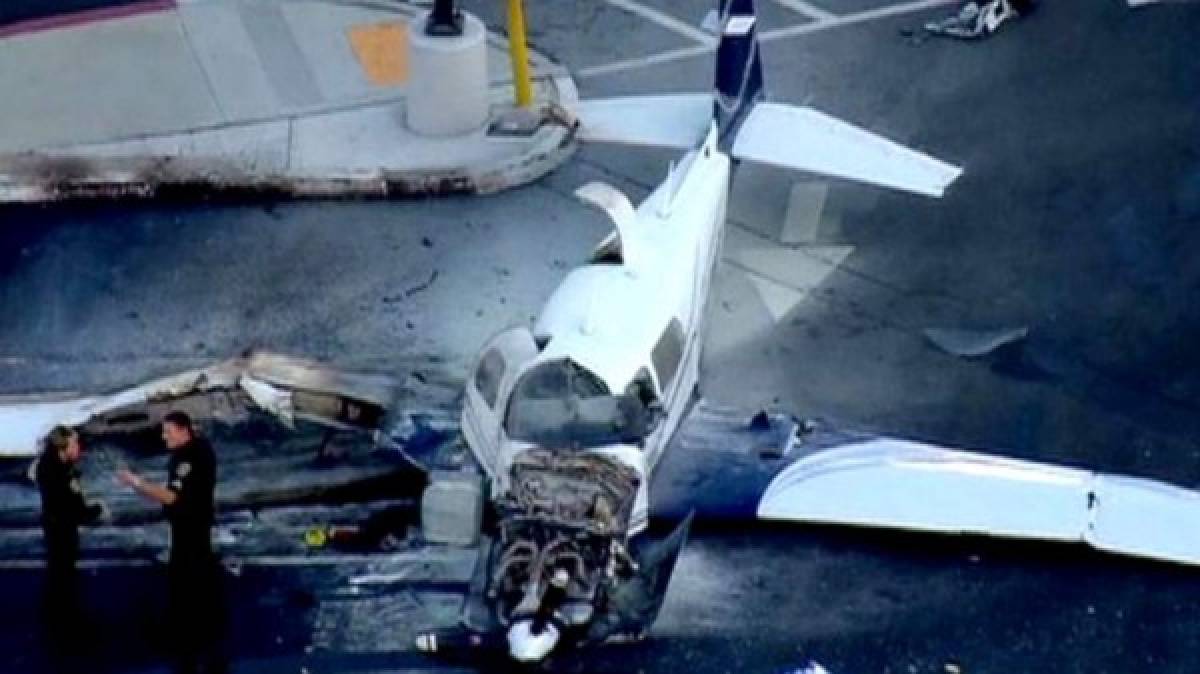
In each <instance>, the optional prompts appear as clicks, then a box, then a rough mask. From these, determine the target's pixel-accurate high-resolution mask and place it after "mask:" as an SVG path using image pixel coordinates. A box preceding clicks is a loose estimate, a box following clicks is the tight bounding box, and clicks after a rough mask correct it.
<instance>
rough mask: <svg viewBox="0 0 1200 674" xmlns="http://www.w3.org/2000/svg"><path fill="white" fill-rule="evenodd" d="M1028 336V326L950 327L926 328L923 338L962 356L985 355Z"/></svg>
mask: <svg viewBox="0 0 1200 674" xmlns="http://www.w3.org/2000/svg"><path fill="white" fill-rule="evenodd" d="M1028 336H1029V328H1028V327H1026V326H1022V327H1019V328H1002V329H997V330H958V329H951V328H926V329H925V338H926V339H928V340H929V341H930V342H931V343H932V344H933V345H934V346H936V347H938V348H939V349H941V350H942V351H945V352H946V353H948V354H950V355H952V356H959V357H962V358H978V357H981V356H986V355H988V354H990V353H992V352H994V351H996V350H997V349H1000V348H1001V347H1004V346H1006V345H1008V344H1013V343H1015V342H1019V341H1021V340H1023V339H1025V338H1026V337H1028Z"/></svg>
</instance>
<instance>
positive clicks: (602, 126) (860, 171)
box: [575, 0, 962, 197]
mask: <svg viewBox="0 0 1200 674" xmlns="http://www.w3.org/2000/svg"><path fill="white" fill-rule="evenodd" d="M716 16H717V25H716V26H715V27H714V28H715V30H716V32H717V33H718V34H719V35H720V42H719V43H718V45H717V64H716V74H715V82H714V91H713V92H712V93H711V94H668V95H660V96H629V97H624V98H610V99H601V100H592V101H581V102H580V103H579V104H578V106H577V107H576V110H575V112H576V116H577V117H578V119H579V122H580V127H581V131H580V138H582V139H583V140H585V141H601V142H611V143H625V144H630V145H645V146H653V147H672V148H679V149H691V148H695V147H697V145H698V144H699V143H702V142H704V141H705V139H706V137H708V135H709V132H710V130H711V129H712V127H713V126H714V125H715V126H716V129H717V138H718V147H719V148H720V149H721V150H722V151H724V152H726V153H728V154H729V155H730V156H732V157H733V158H735V159H739V160H744V161H752V162H759V163H763V164H770V165H772V166H779V167H781V168H788V169H793V170H797V171H806V172H809V173H816V174H820V175H826V176H832V177H835V178H845V179H847V180H855V181H858V182H864V183H870V184H872V185H879V186H882V187H890V188H892V189H898V190H903V191H906V192H915V193H917V194H924V195H927V196H933V197H940V196H942V193H943V192H944V191H945V190H946V188H947V187H948V186H949V185H950V183H952V182H954V180H955V179H957V178H958V176H959V175H960V174H961V173H962V170H961V169H959V168H958V167H957V166H953V165H951V164H947V163H946V162H943V161H940V160H937V159H934V158H933V157H930V156H928V155H926V154H923V153H921V152H917V151H916V150H912V149H909V148H907V147H904V146H903V145H899V144H897V143H894V142H892V141H890V140H887V139H886V138H883V137H882V136H878V135H876V134H874V133H871V132H870V131H866V130H865V129H861V128H859V127H857V126H854V125H853V124H849V123H847V122H843V121H841V120H839V119H836V118H834V117H830V116H829V115H826V114H824V113H821V112H818V111H817V110H814V109H812V108H808V107H802V106H794V105H784V104H780V103H768V102H765V100H764V99H765V94H764V91H763V71H762V60H761V56H760V54H759V51H760V50H759V40H758V32H757V28H758V18H757V15H756V14H755V10H754V0H718V10H717V14H716Z"/></svg>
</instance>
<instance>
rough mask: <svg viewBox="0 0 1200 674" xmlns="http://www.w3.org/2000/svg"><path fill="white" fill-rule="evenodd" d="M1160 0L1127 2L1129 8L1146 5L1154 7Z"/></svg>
mask: <svg viewBox="0 0 1200 674" xmlns="http://www.w3.org/2000/svg"><path fill="white" fill-rule="evenodd" d="M1161 1H1162V0H1129V6H1130V7H1145V6H1146V5H1156V4H1158V3H1159V2H1161Z"/></svg>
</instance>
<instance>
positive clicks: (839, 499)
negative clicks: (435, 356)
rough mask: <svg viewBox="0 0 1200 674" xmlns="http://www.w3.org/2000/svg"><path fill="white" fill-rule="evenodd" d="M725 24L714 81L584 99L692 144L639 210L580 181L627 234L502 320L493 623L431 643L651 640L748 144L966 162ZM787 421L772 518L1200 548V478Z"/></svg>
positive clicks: (946, 176)
mask: <svg viewBox="0 0 1200 674" xmlns="http://www.w3.org/2000/svg"><path fill="white" fill-rule="evenodd" d="M717 26H718V27H719V33H720V41H719V44H718V49H717V55H716V78H715V79H716V82H715V90H714V91H713V92H712V93H705V94H680V95H665V96H645V97H628V98H618V99H608V100H594V101H583V102H582V103H580V105H579V107H578V109H577V110H576V111H575V112H576V115H577V118H578V120H579V124H580V133H581V134H582V138H583V140H585V141H602V142H615V143H625V144H632V145H641V146H655V147H666V148H679V149H683V150H686V151H687V152H686V154H684V156H683V158H682V159H680V160H679V162H678V164H677V165H673V166H672V167H671V169H670V171H669V174H668V176H667V178H666V180H665V181H664V182H663V183H662V184H660V185H659V186H658V187H657V188H656V189H655V190H654V191H653V192H652V193H651V194H650V195H649V197H648V198H646V200H645V201H644V202H642V203H641V204H640V205H639V206H638V207H636V208H635V207H634V206H633V204H632V203H631V202H630V201H629V199H628V198H626V197H625V195H623V194H621V193H620V192H619V191H617V190H616V189H615V188H613V187H611V186H609V185H606V184H603V183H590V184H587V185H585V186H583V187H582V188H580V189H579V190H578V191H577V192H576V195H577V196H578V197H579V198H580V199H582V200H583V201H584V202H586V203H588V204H591V205H593V206H595V207H597V208H599V209H601V210H602V211H603V212H604V213H606V214H607V215H608V217H609V218H610V219H611V220H612V224H613V227H614V230H613V232H612V234H610V235H609V236H608V237H607V238H606V239H605V240H604V241H603V242H601V243H600V245H599V246H598V247H597V248H596V249H595V251H594V254H593V256H592V258H591V260H590V261H589V263H588V264H586V265H584V266H582V267H579V268H577V269H575V270H573V271H572V272H570V273H569V274H568V275H567V276H566V278H565V279H564V280H563V282H562V284H561V285H560V286H559V287H558V288H557V289H556V290H555V291H554V293H553V294H552V295H551V297H550V298H549V300H548V302H547V303H546V305H545V307H544V309H543V310H542V312H541V314H540V316H539V318H538V319H537V321H536V323H535V324H534V326H533V328H532V330H530V329H528V328H526V327H514V328H511V329H509V330H505V331H503V332H501V333H499V334H498V335H496V336H495V337H494V338H492V339H491V341H489V342H488V343H487V344H486V345H485V346H484V347H483V349H482V350H481V352H480V355H479V357H478V359H477V360H476V362H475V363H474V366H473V368H472V369H471V371H470V372H469V375H468V379H467V383H466V392H465V400H464V404H463V409H462V416H461V426H462V432H463V434H464V436H465V438H466V441H467V444H468V446H469V448H470V450H471V451H472V452H473V454H474V456H475V458H476V460H477V461H478V463H479V465H480V466H481V467H482V469H483V471H484V472H485V474H486V478H487V481H488V483H489V486H490V494H491V501H492V503H491V505H492V507H493V509H494V512H495V514H496V515H497V518H496V522H495V528H494V536H495V542H494V545H495V546H496V548H497V549H496V550H494V551H493V552H492V553H491V554H490V555H489V556H488V560H489V561H488V568H487V570H486V573H487V578H486V584H485V586H484V587H483V588H482V591H483V594H484V597H483V601H484V603H485V604H487V605H488V607H489V608H490V617H491V618H492V619H493V620H492V622H491V624H479V625H475V626H471V627H469V628H468V631H469V632H470V633H469V634H467V635H466V636H464V632H462V631H458V632H457V633H456V632H453V631H451V632H444V631H443V632H431V633H429V634H427V635H423V636H422V638H421V639H420V640H419V642H418V645H419V647H420V648H421V649H423V650H426V651H445V650H450V649H454V648H457V647H461V646H463V645H467V646H480V645H484V644H487V643H488V642H489V635H490V636H492V637H495V636H496V635H498V634H500V633H501V632H503V633H504V634H505V639H504V641H505V643H498V644H493V645H495V646H500V647H503V646H505V645H506V646H507V650H508V652H509V654H510V655H511V656H512V657H513V658H514V659H516V660H518V661H522V662H536V661H540V660H542V659H543V658H545V657H546V656H547V655H548V654H549V653H551V652H552V651H553V650H554V649H555V648H556V647H558V645H559V644H560V643H564V642H571V643H573V644H576V645H579V644H587V643H596V642H602V641H609V640H614V639H623V638H631V637H639V636H641V635H642V634H644V631H645V629H646V628H648V627H649V624H650V623H651V622H652V621H653V619H654V616H655V614H656V613H657V608H658V606H659V605H660V604H661V601H662V594H663V593H664V592H665V584H666V578H667V577H669V575H670V572H671V568H672V567H673V564H674V555H676V554H677V553H678V548H679V546H681V545H682V543H683V540H684V538H685V536H686V528H687V520H685V522H684V524H681V525H680V527H679V528H678V529H677V530H676V531H675V532H674V533H672V534H671V535H670V536H668V537H667V539H666V541H664V542H663V543H662V544H659V545H657V546H654V545H640V543H641V540H640V539H641V538H642V537H643V536H644V532H645V531H646V527H647V523H648V521H649V510H650V504H651V502H652V498H651V497H652V493H651V490H652V487H654V486H655V485H656V484H657V483H658V482H661V480H656V479H655V478H656V475H655V473H656V469H657V468H658V467H659V466H660V465H661V464H662V463H663V460H664V456H665V454H666V451H667V449H668V446H672V445H678V444H686V443H680V442H678V438H676V432H677V431H678V430H679V429H680V426H681V424H682V423H683V422H684V420H685V419H687V418H688V417H689V414H690V413H692V411H693V409H694V405H695V403H696V401H697V399H698V396H697V385H698V382H699V379H700V362H701V345H702V343H703V335H704V332H705V321H706V319H707V316H708V312H707V311H706V303H707V298H708V294H709V289H710V287H711V285H712V278H713V273H714V269H715V267H716V264H717V262H718V260H719V259H720V251H721V244H722V237H723V232H724V226H725V212H726V204H727V201H728V195H729V187H730V181H731V174H732V170H733V168H734V167H735V162H737V161H748V162H757V163H762V164H767V165H772V166H778V167H781V168H787V169H793V170H799V171H807V172H811V173H817V174H823V175H827V176H832V177H836V178H844V179H851V180H856V181H860V182H864V183H870V184H874V185H879V186H884V187H889V188H894V189H899V190H905V191H909V192H913V193H917V194H922V195H928V196H933V197H940V196H941V195H942V194H943V192H944V190H945V189H946V188H947V187H948V186H949V185H950V184H951V183H952V182H953V181H954V180H955V179H956V178H957V177H958V176H959V175H960V173H961V171H960V169H958V168H956V167H954V166H952V165H950V164H947V163H945V162H942V161H939V160H937V159H934V158H931V157H929V156H926V155H924V154H921V153H919V152H916V151H914V150H911V149H908V148H905V147H902V146H900V145H897V144H895V143H893V142H891V141H888V140H886V139H884V138H881V137H879V136H877V135H874V134H872V133H870V132H868V131H865V130H862V129H859V128H857V127H854V126H852V125H850V124H847V123H845V122H842V121H840V120H837V119H834V118H832V117H829V116H827V115H825V114H822V113H820V112H818V111H816V110H813V109H811V108H805V107H796V106H790V105H782V104H778V103H770V102H766V101H765V100H764V95H763V85H764V81H763V72H762V65H761V60H760V56H759V43H758V40H757V33H756V29H757V16H756V14H755V10H754V5H753V1H752V0H721V1H720V2H719V7H718V13H717ZM785 426H786V424H785ZM777 435H778V434H777ZM783 435H784V436H786V437H785V438H784V442H785V445H786V446H785V448H784V449H783V450H781V454H790V456H789V460H788V461H784V462H782V465H781V466H779V467H777V469H776V471H775V473H774V474H773V475H772V476H770V479H769V481H763V480H761V479H759V480H758V486H759V487H763V486H764V485H765V488H762V489H761V491H760V493H758V494H755V495H754V496H756V500H757V507H756V508H755V512H754V513H753V514H754V515H756V516H757V517H759V518H765V519H778V520H795V521H806V522H825V523H844V524H854V525H865V526H880V527H902V528H909V529H921V530H927V531H940V532H963V533H982V534H991V535H1001V536H1013V537H1031V538H1042V539H1051V540H1067V541H1071V540H1085V541H1087V542H1089V543H1092V544H1093V545H1096V546H1097V547H1100V548H1103V549H1106V550H1111V551H1117V552H1127V553H1131V554H1136V555H1145V556H1149V557H1158V558H1163V559H1171V560H1175V561H1186V562H1192V563H1194V562H1197V561H1200V547H1198V546H1197V542H1196V541H1195V540H1194V537H1192V538H1191V539H1188V540H1186V541H1181V540H1180V538H1181V537H1180V536H1179V535H1178V532H1180V531H1185V530H1190V528H1187V527H1186V526H1185V524H1186V521H1187V520H1189V519H1190V520H1191V521H1195V520H1194V519H1192V518H1194V517H1195V516H1196V515H1200V495H1197V494H1196V493H1194V492H1190V491H1187V490H1183V489H1180V488H1177V487H1171V486H1169V485H1165V484H1162V483H1156V482H1151V481H1147V480H1136V479H1133V478H1122V477H1114V476H1100V475H1095V474H1092V473H1089V472H1087V471H1080V470H1074V469H1068V468H1063V467H1057V466H1047V465H1042V464H1037V463H1032V462H1025V461H1015V460H1011V459H1002V458H998V457H990V456H987V455H982V454H974V453H969V452H963V451H957V450H951V449H944V448H939V447H934V446H930V445H923V444H920V443H914V442H908V441H902V440H896V439H890V438H881V437H872V436H866V435H861V434H847V433H837V432H830V431H826V430H818V429H815V428H797V427H795V426H794V425H793V426H790V427H788V430H787V431H786V432H785V433H783ZM801 436H802V437H801ZM797 438H800V439H801V440H802V444H803V447H798V446H797V444H796V440H797ZM675 451H679V452H686V451H687V448H686V447H682V448H676V449H675ZM685 461H686V459H685ZM730 461H732V459H730V458H728V457H726V458H724V459H717V460H716V462H715V464H714V465H711V466H710V468H711V469H712V470H714V471H717V472H718V473H719V472H720V471H722V470H723V469H728V468H729V467H730V463H728V462H730ZM733 479H735V478H732V477H731V478H730V480H733ZM716 481H717V482H720V480H719V479H718V480H716ZM728 486H729V488H730V489H733V490H735V491H736V490H737V486H735V485H728ZM741 487H742V488H743V490H744V488H745V485H741ZM752 491H753V490H752ZM1101 505H1102V506H1103V508H1100V506H1101ZM1177 527H1178V528H1177ZM1172 532H1174V533H1172ZM639 551H640V552H639ZM631 586H636V589H634V590H631V589H630V587H631ZM631 597H633V598H631ZM483 613H485V614H488V613H489V612H488V611H483ZM635 614H636V616H635ZM483 622H484V623H486V622H487V621H486V620H484V621H483Z"/></svg>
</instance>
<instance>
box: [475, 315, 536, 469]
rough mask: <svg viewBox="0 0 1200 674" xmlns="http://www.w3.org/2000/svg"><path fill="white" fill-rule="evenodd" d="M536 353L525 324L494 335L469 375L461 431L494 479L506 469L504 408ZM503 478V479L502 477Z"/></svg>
mask: <svg viewBox="0 0 1200 674" xmlns="http://www.w3.org/2000/svg"><path fill="white" fill-rule="evenodd" d="M535 356H537V345H536V344H535V343H534V341H533V335H531V334H530V333H529V330H528V329H526V328H523V327H519V328H510V329H508V330H505V331H504V332H501V333H500V334H498V335H496V336H495V337H493V338H492V339H491V340H489V341H488V343H487V344H486V345H485V346H484V347H483V349H482V350H480V352H479V357H478V358H476V360H475V363H474V364H473V365H472V367H471V371H470V373H469V376H468V377H467V383H466V393H465V395H464V397H463V411H462V430H463V436H464V437H465V438H466V440H467V446H468V447H470V448H471V452H472V453H473V454H474V455H475V458H476V459H477V460H478V461H479V464H480V465H481V466H483V469H484V470H485V471H486V472H487V474H488V476H489V477H491V478H492V479H493V480H496V479H498V475H499V474H500V473H501V472H502V471H503V470H504V469H505V467H504V466H501V465H499V462H500V458H499V457H500V451H501V449H502V447H503V444H504V441H505V437H504V410H505V409H506V407H507V402H508V396H509V394H510V392H511V391H512V387H513V382H514V380H515V379H516V376H517V373H518V372H520V371H521V367H522V366H524V365H525V364H526V363H528V362H529V361H531V360H533V359H534V357H535ZM501 481H502V480H501Z"/></svg>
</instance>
